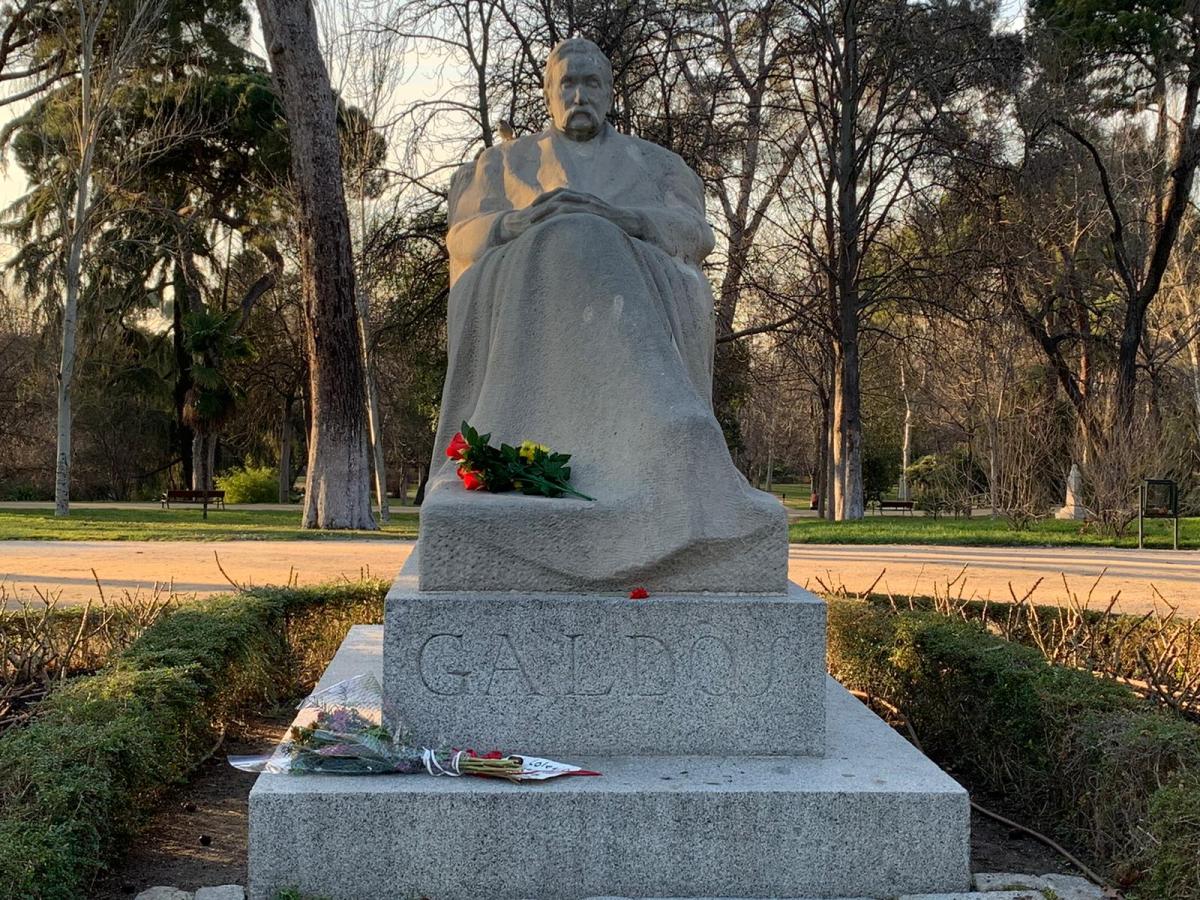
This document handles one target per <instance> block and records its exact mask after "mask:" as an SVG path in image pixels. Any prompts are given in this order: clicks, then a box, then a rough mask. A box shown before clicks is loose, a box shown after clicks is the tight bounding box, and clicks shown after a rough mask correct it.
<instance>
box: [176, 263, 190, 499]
mask: <svg viewBox="0 0 1200 900" xmlns="http://www.w3.org/2000/svg"><path fill="white" fill-rule="evenodd" d="M172 279H173V280H172V285H173V290H172V298H171V308H172V316H171V318H172V326H171V337H172V346H173V348H174V351H175V370H176V371H175V388H174V400H175V440H176V442H177V443H176V452H178V453H179V458H180V460H181V461H182V464H183V478H182V483H183V484H185V485H187V486H188V487H191V486H192V485H193V484H194V478H195V474H194V470H193V467H192V441H193V440H194V439H195V435H194V434H193V433H192V429H191V427H190V426H189V425H188V424H187V423H186V422H184V420H183V408H184V405H185V404H186V402H187V393H188V391H189V390H190V389H191V387H192V354H190V353H189V352H188V351H187V348H186V347H185V346H184V333H183V317H184V314H185V313H186V312H187V309H186V307H187V286H186V285H185V284H184V280H183V267H182V266H181V265H180V263H179V261H178V260H176V261H175V263H174V272H173V275H172Z"/></svg>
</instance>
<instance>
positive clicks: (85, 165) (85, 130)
mask: <svg viewBox="0 0 1200 900" xmlns="http://www.w3.org/2000/svg"><path fill="white" fill-rule="evenodd" d="M91 70H92V58H91V48H90V46H85V47H84V53H83V59H82V62H81V65H80V94H79V133H80V135H81V140H82V142H83V143H82V145H81V147H80V154H79V171H78V173H77V174H78V179H77V184H76V188H75V216H74V219H73V220H72V222H71V243H70V247H69V249H68V251H67V266H66V271H65V273H64V281H65V283H66V296H65V297H64V298H63V318H62V353H61V355H60V357H59V364H58V372H57V373H56V374H57V381H58V398H57V401H58V416H57V422H56V432H57V434H56V441H55V444H56V446H55V455H54V515H56V516H67V515H70V514H71V386H72V384H73V382H74V380H75V333H76V329H77V327H78V322H79V290H80V282H81V281H82V279H83V245H84V242H85V241H86V239H87V226H88V223H87V218H88V212H89V203H90V201H91V197H90V188H91V177H92V155H93V153H94V151H95V147H96V142H95V138H94V135H93V134H92V129H93V124H92V108H91V99H92V96H91V95H92V79H91Z"/></svg>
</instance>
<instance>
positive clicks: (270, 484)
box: [216, 466, 279, 503]
mask: <svg viewBox="0 0 1200 900" xmlns="http://www.w3.org/2000/svg"><path fill="white" fill-rule="evenodd" d="M216 483H217V490H220V491H224V492H225V502H226V503H275V502H277V501H278V500H279V470H278V469H272V468H270V467H269V466H261V467H257V468H256V467H254V466H247V467H246V468H244V469H230V470H229V471H228V472H226V473H225V474H224V475H218V476H217V478H216Z"/></svg>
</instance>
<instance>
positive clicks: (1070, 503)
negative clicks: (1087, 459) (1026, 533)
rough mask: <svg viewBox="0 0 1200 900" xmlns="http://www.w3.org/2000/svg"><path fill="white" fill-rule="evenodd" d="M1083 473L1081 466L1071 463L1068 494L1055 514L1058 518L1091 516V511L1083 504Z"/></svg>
mask: <svg viewBox="0 0 1200 900" xmlns="http://www.w3.org/2000/svg"><path fill="white" fill-rule="evenodd" d="M1082 498H1083V473H1081V472H1080V471H1079V466H1078V465H1076V464H1075V463H1071V471H1070V472H1069V473H1068V475H1067V495H1066V497H1065V499H1064V500H1063V505H1062V506H1061V507H1060V508H1059V510H1058V512H1056V513H1055V514H1054V518H1056V519H1074V520H1076V521H1083V520H1084V519H1088V518H1090V515H1091V514H1090V513H1089V512H1088V510H1087V507H1086V506H1084V505H1083V502H1082Z"/></svg>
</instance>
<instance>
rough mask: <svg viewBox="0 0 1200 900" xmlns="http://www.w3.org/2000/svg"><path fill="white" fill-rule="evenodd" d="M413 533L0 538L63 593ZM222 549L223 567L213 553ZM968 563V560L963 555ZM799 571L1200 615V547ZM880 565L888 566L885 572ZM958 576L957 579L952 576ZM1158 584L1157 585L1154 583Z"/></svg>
mask: <svg viewBox="0 0 1200 900" xmlns="http://www.w3.org/2000/svg"><path fill="white" fill-rule="evenodd" d="M412 547H413V542H412V541H388V540H366V541H363V540H335V539H326V540H304V541H3V542H0V583H3V585H4V586H5V587H6V588H7V591H8V594H9V596H10V605H11V597H12V596H13V595H14V594H16V595H17V596H25V597H32V596H33V595H34V592H33V588H34V587H38V588H40V589H42V590H43V591H49V592H51V593H60V592H61V600H62V601H63V602H74V603H78V602H83V601H85V600H87V599H88V598H89V597H95V596H96V593H97V592H96V584H95V580H94V579H93V576H92V570H93V569H95V571H96V575H97V576H99V578H100V582H101V584H102V585H103V586H104V590H105V591H106V592H107V593H109V594H119V593H121V592H122V591H124V590H129V591H135V590H141V591H143V592H145V591H149V590H152V589H153V587H154V584H155V582H158V583H160V584H162V585H170V586H172V587H173V589H174V590H175V591H177V592H179V593H183V594H193V593H194V594H199V595H204V594H213V593H221V592H224V591H227V590H229V589H230V584H229V582H228V581H227V580H226V578H225V576H224V575H223V574H222V573H221V568H224V570H225V572H226V573H228V575H229V577H230V578H232V579H233V580H234V581H236V582H238V583H239V584H255V585H261V584H285V583H286V582H287V581H288V579H289V578H293V579H295V580H296V581H297V582H298V583H300V584H313V583H317V582H321V581H329V580H332V579H338V578H348V579H357V578H358V577H359V575H360V574H368V575H372V576H376V577H379V578H385V579H390V578H392V577H393V576H394V575H395V574H396V572H398V571H399V569H400V567H401V566H402V565H403V564H404V561H405V560H406V559H408V555H409V553H410V552H412ZM218 559H219V560H220V564H221V567H220V568H219V567H218V565H217V560H218ZM964 566H965V567H966V571H965V572H964V571H963V567H964ZM789 568H790V572H791V576H792V579H793V580H795V581H796V582H798V583H799V584H803V585H807V586H808V587H810V588H812V589H814V590H822V589H824V588H825V587H828V588H831V589H838V588H840V587H843V586H844V587H845V588H846V589H847V590H848V591H850V592H852V593H854V592H859V591H864V590H866V589H867V588H869V587H870V586H871V584H872V583H873V582H875V580H876V578H879V582H878V584H877V586H876V590H877V591H890V592H891V593H893V594H896V595H906V594H925V595H930V594H933V593H935V592H938V593H942V594H944V593H946V591H947V584H948V583H950V592H951V593H952V594H953V595H955V596H958V595H959V594H960V593H961V594H962V595H963V596H967V597H971V596H976V597H980V598H990V599H992V600H1007V599H1009V585H1010V583H1011V585H1012V588H1013V590H1014V591H1016V593H1017V596H1018V597H1020V596H1022V595H1023V594H1024V593H1025V592H1026V591H1028V590H1029V589H1030V588H1031V587H1032V586H1033V585H1034V583H1035V582H1037V580H1038V579H1039V578H1041V579H1043V581H1042V583H1041V585H1040V586H1039V587H1038V589H1037V591H1036V593H1035V594H1034V598H1035V599H1036V600H1038V601H1039V602H1041V603H1047V604H1049V603H1062V602H1064V601H1065V599H1066V589H1065V588H1064V587H1063V575H1064V574H1065V575H1066V578H1067V584H1068V585H1069V589H1070V590H1071V592H1073V593H1075V594H1077V595H1078V596H1079V597H1080V599H1084V598H1085V597H1086V596H1087V594H1088V591H1089V590H1090V589H1091V587H1092V584H1093V582H1094V581H1095V580H1096V578H1097V577H1098V576H1099V575H1100V573H1101V572H1103V571H1104V570H1105V569H1107V573H1106V574H1105V576H1104V578H1103V579H1102V580H1101V581H1100V584H1099V586H1097V587H1096V589H1095V591H1094V594H1093V598H1092V606H1093V607H1096V606H1099V607H1103V606H1104V605H1105V604H1107V602H1108V600H1109V598H1110V597H1112V595H1113V594H1115V593H1117V592H1118V591H1119V592H1120V598H1121V604H1120V608H1121V610H1122V611H1124V612H1129V613H1139V612H1144V611H1146V610H1148V609H1151V608H1152V607H1153V603H1154V598H1155V594H1154V590H1153V588H1157V589H1158V591H1160V592H1161V593H1162V595H1163V596H1164V597H1165V598H1166V599H1167V600H1169V601H1170V602H1171V603H1175V604H1178V605H1179V606H1180V612H1181V614H1184V615H1188V616H1192V617H1200V552H1197V551H1186V550H1185V551H1179V552H1172V551H1166V550H1144V551H1138V550H1116V549H1110V548H1096V547H1081V548H1068V547H1054V548H1030V547H925V546H921V547H917V546H896V545H880V546H857V545H828V544H792V545H791V560H790V566H789ZM880 573H883V575H882V577H881V578H880V577H879V576H880ZM955 579H957V580H955ZM1152 586H1153V588H1152Z"/></svg>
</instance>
